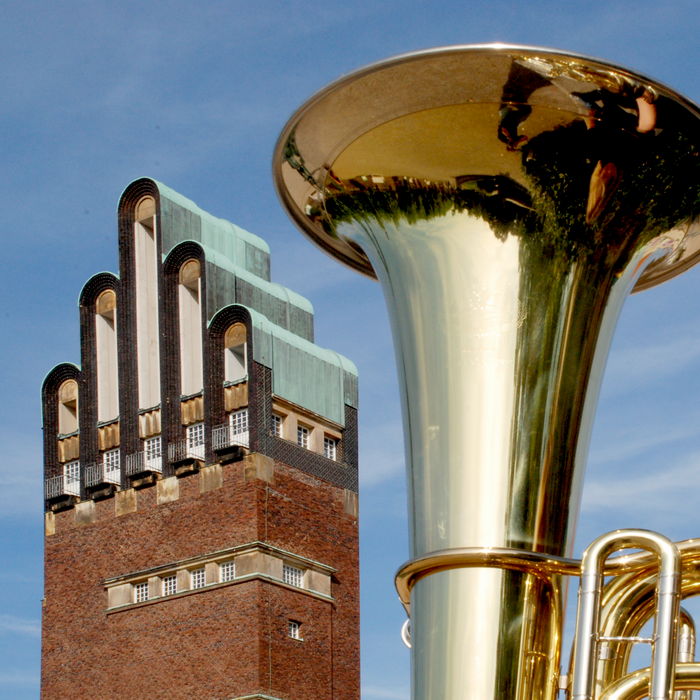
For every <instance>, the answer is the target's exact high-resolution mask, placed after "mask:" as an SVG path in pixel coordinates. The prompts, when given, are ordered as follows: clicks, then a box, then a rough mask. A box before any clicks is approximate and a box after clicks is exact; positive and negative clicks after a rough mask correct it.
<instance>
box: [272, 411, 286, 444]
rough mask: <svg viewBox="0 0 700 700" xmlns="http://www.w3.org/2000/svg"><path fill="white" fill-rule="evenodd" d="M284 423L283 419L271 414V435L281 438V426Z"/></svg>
mask: <svg viewBox="0 0 700 700" xmlns="http://www.w3.org/2000/svg"><path fill="white" fill-rule="evenodd" d="M283 423H284V418H282V416H278V415H277V414H276V413H273V414H272V425H271V429H272V434H273V435H275V436H276V437H280V438H281V437H282V424H283Z"/></svg>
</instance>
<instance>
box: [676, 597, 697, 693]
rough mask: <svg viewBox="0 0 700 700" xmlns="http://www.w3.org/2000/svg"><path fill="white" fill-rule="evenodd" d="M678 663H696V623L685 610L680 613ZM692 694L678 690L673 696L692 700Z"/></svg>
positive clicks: (682, 609)
mask: <svg viewBox="0 0 700 700" xmlns="http://www.w3.org/2000/svg"><path fill="white" fill-rule="evenodd" d="M676 658H677V662H678V663H679V664H680V663H685V664H692V663H694V662H695V621H694V620H693V616H692V615H691V614H690V613H689V612H688V611H687V610H686V609H685V608H681V611H680V625H679V627H678V656H677V657H676ZM691 696H692V692H690V691H688V690H677V691H676V692H675V693H674V694H673V698H674V700H690V697H691Z"/></svg>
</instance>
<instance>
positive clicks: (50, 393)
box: [41, 362, 86, 510]
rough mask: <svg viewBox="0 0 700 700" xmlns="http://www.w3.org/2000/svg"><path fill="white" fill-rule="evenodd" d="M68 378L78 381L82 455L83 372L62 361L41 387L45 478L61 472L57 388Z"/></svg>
mask: <svg viewBox="0 0 700 700" xmlns="http://www.w3.org/2000/svg"><path fill="white" fill-rule="evenodd" d="M68 379H74V380H75V381H76V382H77V383H78V427H79V429H80V434H81V438H80V439H81V445H80V449H81V457H82V433H83V430H84V429H85V427H86V423H85V418H84V412H85V401H83V395H84V394H83V373H82V372H81V371H80V369H79V368H78V367H76V366H75V365H73V364H70V363H68V362H64V363H63V364H60V365H58V366H56V367H54V368H53V369H52V370H51V371H50V372H49V373H48V375H47V376H46V379H44V383H43V385H42V387H41V400H42V414H43V416H42V418H43V429H44V478H45V479H48V478H50V477H52V476H59V475H61V474H62V473H63V468H62V466H61V464H60V462H59V461H58V388H59V387H60V386H61V384H63V382H65V381H67V380H68ZM81 477H82V475H81ZM81 490H82V486H81ZM47 510H48V506H47Z"/></svg>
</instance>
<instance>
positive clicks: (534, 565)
mask: <svg viewBox="0 0 700 700" xmlns="http://www.w3.org/2000/svg"><path fill="white" fill-rule="evenodd" d="M690 542H695V540H690ZM697 542H698V547H700V541H697ZM698 558H699V560H700V550H699V551H698ZM657 566H658V562H657V559H656V556H655V555H653V554H649V553H648V552H643V553H639V554H631V555H629V554H628V555H623V556H619V557H614V558H612V559H609V560H608V561H607V562H606V563H605V568H604V570H603V572H604V575H605V576H620V575H622V574H625V573H630V574H631V573H634V572H642V573H644V572H648V571H650V570H652V571H653V570H655V569H656V567H657ZM463 568H496V569H510V570H512V571H521V572H524V573H529V574H533V575H535V576H537V577H539V578H542V579H545V580H547V581H549V580H550V579H551V576H553V575H555V574H560V575H562V576H580V575H581V560H580V559H569V558H566V557H556V556H553V555H551V554H544V553H542V552H529V551H527V550H523V549H512V548H508V547H461V548H455V549H441V550H438V551H436V552H431V553H430V554H426V555H424V556H422V557H416V558H415V559H410V560H409V561H407V562H406V563H405V564H403V565H402V566H401V568H400V569H399V570H398V571H397V572H396V578H395V584H396V591H397V593H398V594H399V599H400V600H401V604H402V605H403V606H404V608H405V609H406V612H407V613H408V614H409V615H410V611H411V590H412V589H413V586H415V585H416V583H418V581H420V580H421V579H423V578H425V577H426V576H430V575H431V574H435V573H438V572H439V571H450V570H451V569H463Z"/></svg>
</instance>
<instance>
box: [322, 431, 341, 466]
mask: <svg viewBox="0 0 700 700" xmlns="http://www.w3.org/2000/svg"><path fill="white" fill-rule="evenodd" d="M337 446H338V443H337V441H336V440H335V439H334V438H331V437H328V436H326V437H324V438H323V456H324V457H327V458H328V459H332V460H333V461H334V462H335V460H336V455H337V453H338V450H337Z"/></svg>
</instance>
